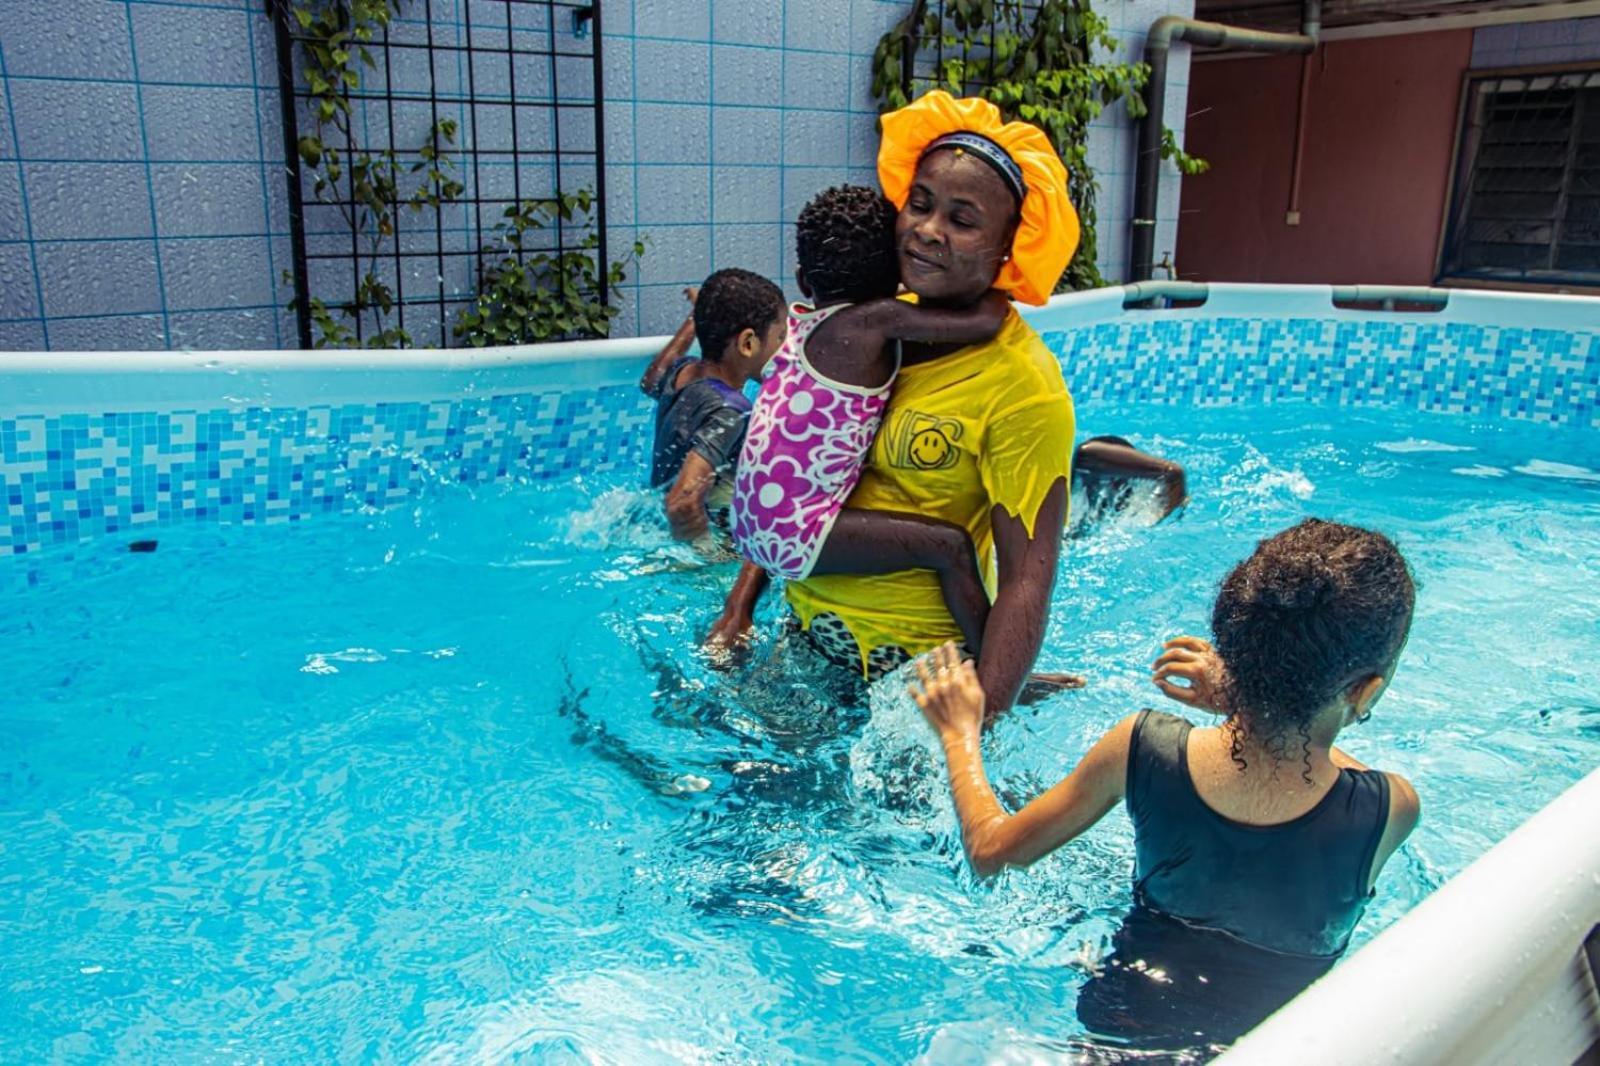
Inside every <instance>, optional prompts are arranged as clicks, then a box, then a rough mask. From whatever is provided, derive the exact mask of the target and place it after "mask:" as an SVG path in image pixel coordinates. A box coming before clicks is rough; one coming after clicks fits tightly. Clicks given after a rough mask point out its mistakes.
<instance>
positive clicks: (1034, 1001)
mask: <svg viewBox="0 0 1600 1066" xmlns="http://www.w3.org/2000/svg"><path fill="white" fill-rule="evenodd" d="M1081 428H1082V430H1083V431H1084V432H1085V433H1086V434H1087V433H1091V432H1092V433H1121V434H1124V435H1127V436H1130V437H1132V438H1133V439H1134V440H1135V441H1136V442H1137V443H1139V444H1141V445H1144V446H1146V447H1149V448H1151V449H1153V450H1155V451H1158V452H1161V453H1163V454H1165V455H1167V456H1169V457H1171V458H1174V459H1177V460H1179V461H1181V462H1183V463H1184V464H1185V465H1186V466H1187V467H1188V468H1189V472H1190V486H1191V491H1192V492H1193V494H1194V502H1193V504H1192V505H1191V506H1190V507H1189V508H1188V510H1187V512H1186V513H1184V514H1183V515H1182V516H1181V517H1179V518H1178V519H1176V520H1173V521H1169V522H1168V523H1165V524H1162V525H1160V526H1155V527H1149V526H1148V525H1146V524H1144V523H1143V522H1142V521H1141V520H1140V519H1138V518H1137V517H1134V518H1130V519H1128V520H1125V521H1122V522H1118V523H1116V524H1114V525H1111V526H1107V527H1102V528H1099V529H1096V530H1092V531H1090V532H1088V533H1087V534H1086V535H1085V536H1082V537H1080V538H1078V539H1076V540H1074V541H1072V542H1070V543H1069V545H1068V546H1067V549H1066V550H1065V552H1064V555H1063V560H1062V564H1061V571H1060V579H1059V581H1058V585H1057V590H1056V595H1055V599H1054V605H1053V608H1052V612H1051V623H1050V628H1049V634H1048V637H1047V640H1046V645H1045V649H1044V652H1043V654H1042V656H1041V667H1043V668H1054V669H1066V670H1073V671H1079V672H1083V673H1085V674H1087V675H1089V677H1090V678H1091V680H1092V684H1091V686H1090V687H1089V688H1088V689H1087V690H1085V691H1082V692H1078V693H1069V694H1064V695H1061V696H1058V697H1056V698H1054V699H1052V700H1050V701H1047V702H1046V703H1043V704H1041V705H1039V706H1036V707H1033V708H1026V709H1019V710H1017V711H1016V712H1015V713H1013V714H1011V715H1010V716H1009V717H1008V718H1007V719H1006V720H1004V721H1003V722H1002V723H1001V724H1000V725H999V726H998V727H997V728H995V730H994V731H993V734H992V736H991V737H990V739H989V742H988V748H987V751H988V754H989V758H990V767H991V773H992V775H993V777H994V779H995V780H996V782H997V785H998V787H999V789H1000V791H1001V793H1002V796H1003V797H1005V798H1006V799H1007V801H1008V802H1010V803H1013V804H1015V803H1018V802H1021V801H1022V800H1024V799H1025V798H1027V797H1028V796H1030V795H1031V794H1033V793H1035V792H1037V791H1039V790H1041V789H1043V788H1045V787H1047V786H1048V785H1049V784H1051V783H1053V782H1054V781H1055V780H1056V779H1057V778H1058V777H1059V776H1061V775H1062V774H1064V773H1065V772H1066V771H1067V770H1068V769H1070V768H1071V766H1072V765H1073V763H1074V761H1075V760H1076V759H1077V758H1078V757H1079V756H1080V755H1081V754H1082V753H1083V752H1084V751H1085V750H1086V748H1087V747H1088V746H1089V744H1090V743H1092V741H1093V740H1094V739H1095V738H1096V737H1098V736H1099V734H1100V733H1101V732H1102V731H1104V730H1105V729H1106V728H1107V727H1109V726H1110V725H1111V724H1112V723H1114V722H1115V721H1117V720H1118V719H1119V718H1121V717H1122V716H1123V715H1125V714H1127V713H1129V712H1130V711H1132V710H1135V709H1137V708H1139V707H1141V706H1147V705H1154V704H1156V702H1157V701H1158V700H1159V695H1158V694H1157V693H1156V692H1155V691H1154V689H1153V688H1152V687H1151V686H1150V683H1149V681H1148V666H1149V663H1150V662H1151V660H1152V659H1153V658H1154V657H1155V655H1156V654H1157V651H1158V648H1159V646H1160V643H1161V640H1162V639H1163V638H1165V637H1167V636H1171V635H1174V634H1177V633H1182V632H1198V633H1203V632H1205V626H1206V620H1207V618H1208V617H1209V609H1210V604H1211V599H1212V595H1213V593H1214V590H1215V587H1216V584H1217V582H1218V581H1219V580H1220V578H1221V577H1222V575H1223V573H1224V571H1225V569H1226V567H1227V566H1229V565H1231V564H1232V563H1233V562H1234V561H1236V560H1237V559H1239V558H1242V557H1243V556H1244V555H1245V554H1247V553H1248V552H1249V550H1250V549H1251V547H1252V546H1253V544H1254V542H1255V541H1256V540H1257V539H1259V538H1261V537H1262V536H1265V535H1267V534H1270V533H1272V532H1274V531H1276V530H1278V529H1280V528H1282V527H1284V526H1286V525H1289V524H1291V523H1293V522H1294V521H1296V520H1298V519H1299V518H1301V517H1303V516H1307V515H1317V516H1323V517H1337V518H1340V519H1343V520H1346V521H1351V522H1356V523H1361V524H1366V525H1370V526H1374V527H1376V528H1379V529H1381V530H1384V531H1386V532H1389V533H1390V534H1391V535H1393V536H1394V537H1395V538H1396V539H1397V540H1398V542H1399V543H1400V545H1401V547H1402V550H1403V551H1404V552H1405V553H1406V555H1407V556H1408V558H1409V559H1410V561H1411V563H1412V565H1413V567H1414V568H1415V571H1416V574H1417V577H1418V579H1419V586H1420V589H1419V596H1418V606H1417V614H1416V622H1415V627H1414V630H1413V635H1412V638H1411V642H1410V646H1409V649H1408V651H1407V653H1406V656H1405V658H1404V660H1403V662H1402V664H1401V667H1400V670H1399V672H1398V674H1397V676H1396V678H1395V681H1394V685H1393V688H1392V690H1391V693H1390V695H1388V696H1387V697H1386V698H1385V699H1384V701H1383V702H1382V703H1381V704H1380V705H1379V707H1378V709H1377V713H1376V715H1375V716H1374V718H1373V719H1372V721H1371V722H1370V723H1369V724H1367V725H1365V726H1363V727H1360V728H1358V729H1356V730H1354V731H1353V732H1351V733H1350V734H1348V735H1347V737H1346V738H1343V739H1342V740H1341V744H1342V745H1343V746H1345V747H1346V748H1347V749H1348V750H1349V751H1350V752H1351V753H1352V754H1354V755H1356V756H1357V757H1358V758H1361V759H1363V760H1364V761H1366V762H1368V763H1370V764H1372V765H1375V766H1378V767H1381V768H1385V769H1392V770H1396V771H1399V772H1402V773H1404V774H1406V775H1407V776H1408V777H1410V778H1411V780H1412V781H1413V783H1414V784H1415V785H1416V787H1417V789H1418V791H1419V792H1420V794H1421V796H1422V799H1423V804H1424V816H1423V817H1424V820H1423V823H1422V825H1421V827H1420V828H1419V829H1418V831H1417V833H1416V834H1415V835H1414V837H1413V838H1412V840H1411V842H1410V843H1409V844H1408V845H1407V846H1406V847H1405V848H1404V849H1403V851H1402V852H1401V853H1400V854H1399V855H1398V856H1397V857H1396V858H1395V859H1394V860H1392V861H1391V863H1390V865H1389V867H1388V869H1387V870H1386V871H1385V873H1384V875H1383V877H1382V879H1381V881H1380V882H1379V885H1378V891H1377V897H1376V899H1375V900H1374V901H1373V903H1372V905H1371V907H1370V908H1369V910H1368V913H1367V917H1366V919H1365V920H1364V922H1363V923H1362V925H1361V927H1360V931H1359V933H1358V934H1357V938H1356V942H1357V943H1358V944H1359V943H1361V942H1364V941H1366V940H1368V939H1370V938H1371V936H1372V935H1373V934H1374V933H1375V932H1376V931H1378V930H1380V929H1381V928H1383V927H1384V926H1386V925H1388V924H1389V923H1391V922H1393V921H1394V920H1395V919H1396V918H1398V917H1399V916H1400V915H1402V914H1403V913H1405V911H1406V910H1407V909H1408V908H1410V907H1411V906H1413V905H1414V904H1415V903H1416V902H1417V901H1418V900H1420V899H1421V898H1422V897H1423V896H1425V895H1426V894H1427V893H1428V892H1430V891H1431V890H1433V889H1434V888H1436V887H1437V886H1438V885H1439V884H1440V883H1441V882H1443V881H1444V880H1445V879H1446V878H1448V877H1449V876H1451V875H1452V874H1454V873H1455V872H1457V871H1459V870H1460V869H1461V868H1462V867H1463V866H1464V865H1466V864H1467V863H1468V862H1470V861H1471V860H1472V859H1473V858H1474V857H1476V856H1477V855H1479V854H1480V853H1482V852H1483V851H1484V850H1485V849H1486V848H1487V847H1489V846H1490V845H1491V844H1492V843H1493V842H1494V841H1495V840H1497V839H1498V838H1500V837H1502V836H1503V835H1504V834H1505V833H1506V832H1508V831H1509V830H1510V829H1512V828H1513V827H1515V826H1516V825H1517V824H1518V823H1519V822H1521V821H1522V820H1523V819H1524V818H1526V817H1527V816H1528V815H1529V814H1530V813H1532V812H1533V811H1534V810H1536V809H1537V808H1538V807H1539V806H1541V805H1542V804H1544V803H1545V802H1547V801H1548V800H1550V799H1551V798H1553V797H1554V796H1555V795H1557V794H1558V793H1559V792H1560V791H1562V790H1563V789H1564V788H1565V787H1566V786H1567V785H1569V784H1571V783H1572V782H1574V781H1576V780H1577V779H1578V778H1579V777H1581V776H1582V775H1583V774H1584V773H1585V772H1586V771H1587V770H1588V769H1590V768H1592V767H1593V766H1594V765H1595V764H1596V763H1597V762H1600V698H1597V697H1596V696H1595V695H1594V685H1593V681H1592V678H1591V677H1590V676H1588V672H1587V671H1586V670H1585V669H1583V668H1584V667H1585V666H1586V665H1587V664H1588V663H1589V661H1590V659H1591V657H1592V654H1591V653H1592V649H1593V647H1594V644H1595V641H1596V638H1597V637H1600V629H1597V622H1596V614H1595V608H1594V589H1595V588H1596V587H1600V585H1597V578H1600V574H1597V571H1600V475H1597V474H1595V473H1593V471H1595V470H1596V469H1597V468H1600V450H1597V448H1596V446H1595V443H1594V437H1593V436H1592V435H1590V436H1588V437H1583V436H1580V435H1577V434H1573V433H1564V432H1561V431H1557V430H1551V429H1547V428H1542V427H1535V426H1523V425H1511V424H1497V425H1489V426H1473V425H1469V424H1467V423H1465V422H1462V421H1460V420H1451V419H1443V418H1432V417H1427V416H1413V415H1401V414H1395V413H1388V412H1367V413H1350V412H1333V413H1328V412H1323V411H1319V410H1316V409H1313V408H1308V407H1276V408H1268V409H1265V410H1257V411H1248V412H1243V411H1230V410H1223V411H1197V410H1190V409H1180V408H1132V409H1126V410H1105V409H1097V410H1095V411H1094V412H1092V415H1091V414H1090V413H1089V412H1085V413H1084V425H1083V426H1082V427H1081ZM159 536H160V547H159V550H157V551H155V552H154V553H152V554H128V553H126V552H124V551H119V550H113V547H114V546H112V545H97V546H89V547H86V548H83V549H79V550H77V551H74V552H60V551H58V552H54V553H49V554H47V555H46V556H44V557H42V558H30V559H28V560H26V561H23V560H16V561H8V562H7V563H5V565H4V567H3V568H0V677H3V678H5V680H6V686H7V692H6V695H5V698H4V701H3V705H0V934H3V937H0V939H3V942H4V943H5V945H6V948H7V951H6V955H7V961H8V965H7V966H6V969H5V973H4V974H3V975H0V1016H3V1017H4V1018H5V1019H6V1021H5V1023H4V1024H3V1025H0V1060H4V1061H34V1060H38V1059H40V1058H56V1059H77V1058H83V1057H90V1058H117V1059H142V1060H159V1061H164V1062H182V1061H194V1060H202V1059H203V1060H207V1061H235V1060H239V1061H242V1060H249V1061H327V1060H332V1059H384V1060H389V1059H404V1060H433V1061H452V1062H453V1061H460V1060H463V1059H482V1060H501V1059H505V1058H518V1057H521V1058H526V1059H530V1060H539V1061H546V1060H552V1061H561V1060H562V1059H563V1058H568V1059H574V1060H577V1059H586V1060H588V1061H599V1062H618V1063H637V1062H644V1061H656V1060H678V1061H689V1062H710V1061H752V1060H761V1061H771V1060H785V1059H792V1058H797V1057H803V1058H807V1059H814V1060H819V1061H842V1060H855V1061H880V1062H900V1061H907V1060H911V1059H915V1058H917V1057H919V1056H924V1057H926V1059H927V1060H929V1061H936V1062H965V1061H977V1060H980V1059H984V1058H994V1057H1005V1056H1008V1055H1011V1056H1026V1055H1029V1054H1032V1053H1036V1052H1050V1051H1054V1052H1061V1051H1068V1052H1073V1051H1076V1052H1077V1053H1081V1054H1083V1055H1086V1056H1087V1055H1092V1054H1093V1052H1091V1051H1090V1050H1089V1045H1088V1044H1087V1042H1086V1038H1085V1035H1084V1031H1083V1028H1082V1027H1081V1026H1080V1025H1079V1023H1078V1021H1077V1018H1076V1015H1075V1011H1074V1004H1075V999H1076V995H1077V990H1078V988H1079V987H1080V986H1081V984H1082V983H1083V981H1084V979H1085V974H1086V972H1087V971H1088V970H1089V969H1090V968H1091V967H1092V966H1093V964H1094V963H1095V961H1096V959H1097V958H1098V956H1099V955H1100V953H1102V952H1103V951H1104V949H1105V945H1106V943H1107V940H1108V938H1109V936H1110V934H1111V933H1112V931H1113V930H1114V929H1115V928H1116V926H1117V923H1118V920H1119V918H1120V917H1121V916H1122V914H1123V912H1124V911H1125V910H1126V908H1127V906H1128V904H1129V902H1130V889H1129V874H1130V871H1131V865H1132V837H1131V830H1130V827H1129V824H1128V822H1127V819H1126V817H1125V816H1124V815H1123V814H1122V813H1121V812H1120V811H1118V812H1114V813H1113V814H1112V815H1111V816H1109V817H1108V818H1107V819H1106V820H1105V821H1104V822H1102V823H1101V825H1099V826H1098V827H1096V828H1095V829H1094V830H1092V831H1091V832H1090V833H1089V834H1088V835H1087V836H1085V837H1084V838H1082V839H1080V840H1079V841H1077V842H1075V843H1074V844H1072V845H1070V846H1069V847H1068V848H1066V849H1064V850H1063V851H1061V852H1059V853H1057V854H1056V855H1054V856H1052V857H1051V858H1049V859H1047V860H1045V861H1043V862H1041V863H1039V864H1038V865H1037V866H1036V867H1034V868H1033V869H1032V870H1030V871H1027V872H1020V873H1019V872H1013V873H1009V874H1006V875H1004V876H1002V877H1000V878H998V879H997V880H995V881H993V882H991V883H980V882H978V881H976V880H975V879H974V878H973V877H972V876H971V875H970V874H969V873H968V872H967V871H966V869H965V868H964V865H963V863H962V860H961V852H960V846H959V842H958V839H957V837H956V834H955V822H954V819H953V817H952V815H951V812H950V809H949V804H948V800H947V798H946V794H945V792H944V788H943V781H942V777H941V768H940V767H939V764H938V761H937V759H936V757H935V755H934V753H933V750H932V749H931V748H930V747H929V745H928V736H927V733H926V730H925V727H924V726H923V725H922V724H921V722H920V720H919V719H918V718H917V716H916V711H915V709H914V708H913V707H911V706H910V704H909V703H908V701H907V700H906V699H905V698H904V697H903V696H902V695H901V694H900V688H899V682H898V680H897V679H889V680H888V681H885V682H883V683H881V684H880V685H878V686H877V687H875V688H874V689H873V690H871V692H870V693H868V694H866V695H863V693H862V691H861V690H860V689H858V688H857V687H856V686H854V685H853V684H851V683H848V682H841V681H840V679H838V678H837V677H835V676H833V675H832V674H831V673H830V672H829V671H828V670H827V669H826V668H824V667H823V666H821V665H820V664H819V663H817V662H816V661H815V660H814V659H812V658H811V657H809V656H807V655H806V654H805V653H804V651H803V649H801V648H799V647H798V646H797V644H798V642H796V641H795V640H793V639H792V638H791V637H785V636H782V635H781V634H780V633H779V630H780V629H781V626H779V624H778V620H779V618H780V615H781V611H780V608H779V607H778V604H777V601H776V598H772V599H770V600H769V602H768V604H767V606H766V607H765V608H764V613H763V619H762V620H763V634H764V635H763V637H762V639H761V640H760V642H759V643H758V645H757V646H756V648H755V649H754V650H753V652H752V654H751V656H750V658H749V660H748V661H747V662H746V663H744V664H742V665H740V666H738V667H736V668H735V669H733V670H732V671H731V672H719V671H717V670H715V669H712V668H711V667H710V666H709V665H708V664H707V663H706V662H704V661H703V660H702V659H700V658H699V657H697V655H696V654H695V652H694V650H693V642H694V638H695V636H696V634H697V633H699V632H701V631H702V630H703V629H704V627H705V626H706V625H707V624H708V623H709V621H710V619H711V618H712V616H713V615H714V614H715V612H716V610H717V607H718V606H719V603H720V596H721V591H722V589H723V588H724V587H725V585H726V583H727V581H728V580H729V579H730V578H731V576H732V568H731V565H728V564H723V565H718V566H710V567H706V566H695V565H692V563H691V562H690V560H689V558H688V556H686V555H685V554H684V553H683V552H682V551H680V550H678V549H675V548H673V547H671V546H670V545H669V544H668V543H667V541H666V539H665V536H664V533H663V531H662V528H661V525H660V523H659V521H657V520H655V519H653V518H652V517H651V508H650V507H649V501H648V499H647V498H645V497H642V496H641V494H639V493H637V492H635V491H633V489H632V487H631V485H630V484H629V483H628V479H624V478H617V479H601V480H583V481H577V482H573V483H569V484H562V485H557V486H553V487H552V486H548V485H546V486H532V485H504V486H494V487H490V488H480V489H477V490H469V489H464V488H459V487H448V486H447V487H441V488H439V489H437V490H436V491H431V492H429V493H427V494H425V495H424V496H423V497H422V498H420V499H419V500H418V501H417V502H416V503H415V505H414V506H410V507H405V508H400V509H395V510H391V511H387V512H384V513H378V514H366V515H354V516H348V517H343V518H328V519H324V520H319V521H315V522H311V523H307V524H305V525H302V526H293V527H273V528H254V529H227V530H220V531H219V530H215V529H211V530H198V529H174V530H168V531H164V532H162V533H161V534H160V535H159ZM1203 1055H1204V1051H1203V1050H1201V1051H1196V1052H1194V1053H1193V1056H1192V1057H1203Z"/></svg>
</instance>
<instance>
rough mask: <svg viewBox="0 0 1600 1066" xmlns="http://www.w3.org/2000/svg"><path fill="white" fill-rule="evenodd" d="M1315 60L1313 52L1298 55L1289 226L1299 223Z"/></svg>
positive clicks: (1286, 220) (1287, 222) (1290, 173)
mask: <svg viewBox="0 0 1600 1066" xmlns="http://www.w3.org/2000/svg"><path fill="white" fill-rule="evenodd" d="M1315 61H1316V54H1315V53H1309V52H1308V53H1307V54H1305V55H1303V56H1301V57H1300V105H1299V109H1298V110H1297V111H1296V112H1295V120H1294V163H1293V164H1292V165H1291V166H1290V169H1289V213H1288V215H1286V216H1285V218H1284V224H1285V225H1289V226H1298V225H1299V224H1300V176H1301V174H1302V173H1303V171H1304V169H1305V158H1306V126H1307V125H1308V120H1309V117H1308V112H1309V110H1310V107H1311V64H1312V63H1313V62H1315Z"/></svg>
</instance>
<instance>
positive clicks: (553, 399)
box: [0, 318, 1600, 555]
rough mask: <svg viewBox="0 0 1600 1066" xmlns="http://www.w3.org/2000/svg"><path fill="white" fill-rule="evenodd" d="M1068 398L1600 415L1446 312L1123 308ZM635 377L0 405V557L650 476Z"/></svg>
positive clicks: (1566, 339) (1511, 339) (1536, 343)
mask: <svg viewBox="0 0 1600 1066" xmlns="http://www.w3.org/2000/svg"><path fill="white" fill-rule="evenodd" d="M1045 339H1046V341H1047V342H1048V343H1049V344H1050V345H1051V347H1052V348H1053V349H1055V350H1056V351H1057V352H1059V353H1061V355H1062V361H1063V365H1064V368H1065V371H1066V377H1067V382H1068V384H1069V385H1070V386H1071V388H1072V390H1073V394H1074V397H1075V398H1076V401H1077V403H1078V406H1079V408H1080V410H1084V409H1089V408H1091V407H1092V406H1094V405H1096V404H1111V403H1115V404H1122V403H1128V402H1135V401H1137V402H1153V403H1168V404H1176V403H1188V404H1194V405H1196V406H1200V407H1212V406H1222V405H1228V404H1268V403H1282V402H1310V403H1316V404H1319V405H1326V406H1360V407H1401V408H1410V409H1417V410H1424V411H1433V412H1440V413H1447V414H1460V415H1464V416H1472V417H1504V418H1516V419H1524V420H1531V421H1537V422H1544V423H1548V424H1552V425H1565V426H1572V427H1576V428H1583V429H1591V430H1592V429H1600V399H1597V397H1600V332H1579V333H1568V332H1560V331H1551V330H1527V329H1512V328H1491V327H1482V326H1473V325H1464V324H1461V323H1453V322H1439V323H1433V322H1393V321H1383V320H1371V321H1367V320H1359V321H1330V320H1318V319H1272V318H1239V319H1207V318H1167V319H1150V320H1139V319H1122V320H1118V321H1116V322H1111V323H1104V324H1100V325H1095V326H1089V327H1085V328H1083V329H1081V330H1074V331H1070V332H1064V333H1063V332H1049V333H1046V334H1045ZM651 420H652V409H651V405H650V403H649V401H647V400H645V399H644V398H643V397H641V396H640V394H639V393H638V391H637V390H636V389H634V388H632V387H625V386H612V387H608V388H603V389H598V390H587V391H567V390H560V389H550V390H544V391H537V392H529V393H519V394H511V395H503V396H494V397H490V398H487V399H484V398H472V399H465V400H453V401H447V400H445V401H437V402H416V403H378V404H343V405H337V406H320V407H319V406H313V407H309V408H303V409H296V408H283V409H269V408H249V409H243V410H222V409H218V410H211V411H177V412H172V413H148V412H140V413H113V414H94V415H59V416H55V415H53V416H48V417H47V416H44V415H39V416H26V415H25V416H21V417H16V418H5V419H0V505H3V510H0V536H3V537H4V538H5V539H4V542H3V543H0V555H4V554H13V555H16V554H24V553H28V552H34V551H37V550H39V549H40V548H42V547H44V546H46V545H51V544H65V543H76V542H78V541H82V540H91V539H95V538H98V537H101V536H104V535H107V534H112V535H116V534H128V533H130V532H131V531H135V530H139V529H143V528H147V527H154V526H160V525H166V524H170V523H175V522H183V521H187V522H218V523H226V524H239V523H244V524H252V523H278V522H295V521H300V520H302V519H305V518H307V517H310V516H312V515H316V514H323V513H329V512H342V511H353V510H359V509H361V508H365V507H372V508H379V507H385V506H389V505H393V504H396V503H399V502H401V501H403V500H405V499H407V498H409V497H411V496H413V495H415V494H416V493H417V492H419V491H421V490H422V489H423V488H424V487H426V486H428V485H435V484H440V483H467V484H479V483H484V482H490V481H495V480H500V479H508V478H514V479H521V480H526V481H544V480H552V479H558V478H566V477H570V476H573V475H575V474H578V473H585V472H594V473H607V472H616V471H629V470H633V471H637V473H638V476H639V478H640V480H642V479H643V477H644V473H645V456H646V450H647V448H648V445H649V441H650V436H651Z"/></svg>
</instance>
